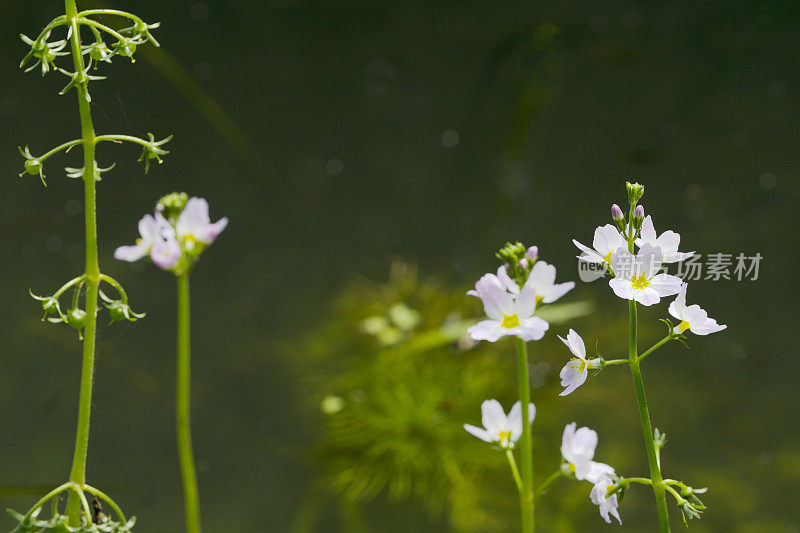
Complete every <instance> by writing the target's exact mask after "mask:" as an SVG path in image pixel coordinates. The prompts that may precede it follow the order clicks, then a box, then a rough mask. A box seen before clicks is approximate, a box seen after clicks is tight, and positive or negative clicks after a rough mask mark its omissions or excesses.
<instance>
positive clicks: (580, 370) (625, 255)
mask: <svg viewBox="0 0 800 533" xmlns="http://www.w3.org/2000/svg"><path fill="white" fill-rule="evenodd" d="M637 187H641V186H640V185H638V184H630V183H629V184H628V189H629V192H630V191H631V190H632V189H636V188H637ZM641 192H642V193H643V192H644V189H643V188H641ZM637 194H638V193H637ZM634 197H635V194H634ZM640 198H641V194H640V195H639V196H638V198H636V200H635V201H634V202H632V203H631V210H630V213H629V217H628V219H629V220H628V221H627V222H626V221H625V215H624V214H623V213H622V210H621V209H620V208H619V206H618V205H617V204H614V205H612V206H611V218H612V220H613V222H614V224H613V225H612V224H606V225H605V226H600V227H598V228H597V229H595V232H594V241H593V242H592V246H593V248H589V247H588V246H585V245H583V244H581V243H580V242H578V241H577V240H573V241H572V242H573V243H574V244H575V246H577V247H578V249H579V250H581V252H582V253H581V255H579V256H578V259H579V260H580V261H586V262H590V263H599V264H602V265H603V266H604V267H605V268H606V269H607V270H608V272H609V274H610V275H611V279H610V280H609V282H608V284H609V286H610V287H611V289H612V290H613V291H614V294H615V295H617V296H619V297H620V298H623V299H625V300H633V301H635V302H638V303H640V304H642V305H644V306H651V305H654V304H657V303H659V302H660V301H661V299H662V298H664V297H668V296H674V295H677V298H676V299H675V300H674V301H673V302H671V303H670V305H669V313H670V315H672V316H673V317H674V318H675V319H677V320H678V322H679V323H678V325H677V326H674V327H672V325H671V323H670V322H669V321H668V320H666V322H667V323H668V324H670V332H669V334H670V337H671V338H682V337H681V335H682V334H683V333H684V332H685V331H686V330H689V331H691V332H692V333H694V334H695V335H708V334H709V333H714V332H717V331H721V330H723V329H725V328H726V326H725V325H721V324H718V323H717V321H716V320H714V319H713V318H710V317H709V316H708V313H707V312H706V311H705V310H704V309H702V308H701V307H700V306H699V305H696V304H694V305H689V306H687V305H686V289H687V284H686V283H684V282H683V281H681V279H680V278H678V277H676V276H673V275H670V274H667V273H666V272H664V269H663V264H665V263H676V262H680V261H684V260H686V259H688V258H690V257H692V256H693V255H694V253H695V252H681V251H679V246H680V241H681V236H680V235H679V234H678V233H676V232H674V231H672V230H667V231H665V232H663V233H662V234H660V235H659V234H658V233H657V232H656V230H655V227H654V226H653V219H652V217H651V216H650V215H647V216H645V215H644V208H643V207H642V206H641V205H636V203H635V202H638V200H639V199H640ZM637 248H638V250H637ZM559 338H560V337H559ZM561 340H562V341H564V343H565V344H566V345H567V346H568V347H569V349H570V352H572V354H573V355H574V357H573V358H572V359H571V360H570V361H569V362H568V363H567V364H566V365H565V366H564V368H563V369H562V370H561V385H562V386H563V387H565V389H564V391H563V392H562V393H561V395H562V396H564V395H567V394H570V393H571V392H573V391H574V390H575V389H577V388H578V387H579V386H581V385H582V384H583V383H584V382H585V381H586V378H587V376H588V370H590V369H594V368H597V369H599V368H602V367H603V366H604V364H605V362H604V361H603V359H602V358H598V359H591V360H588V359H586V349H585V347H584V343H583V339H582V338H581V336H580V335H578V334H577V333H576V332H575V331H574V330H570V332H569V335H568V336H567V340H564V339H561Z"/></svg>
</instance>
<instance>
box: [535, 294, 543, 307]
mask: <svg viewBox="0 0 800 533" xmlns="http://www.w3.org/2000/svg"><path fill="white" fill-rule="evenodd" d="M543 300H544V296H539V295H537V296H536V307H539V305H540V304H541V303H542V301H543Z"/></svg>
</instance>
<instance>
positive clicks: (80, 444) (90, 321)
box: [64, 0, 100, 526]
mask: <svg viewBox="0 0 800 533" xmlns="http://www.w3.org/2000/svg"><path fill="white" fill-rule="evenodd" d="M64 4H65V8H66V14H67V18H68V19H69V21H70V22H69V24H70V28H71V35H70V46H71V51H72V61H73V64H74V66H75V72H83V70H84V69H85V65H84V62H83V55H82V54H81V35H80V31H79V28H78V22H77V17H78V9H77V6H76V5H75V0H65V2H64ZM87 83H88V81H83V82H82V83H78V84H76V91H75V92H76V93H77V96H78V110H79V112H80V119H81V132H82V135H81V139H82V144H83V168H84V173H83V182H84V201H85V205H84V214H85V226H86V278H85V279H86V326H85V328H84V332H83V364H82V368H81V388H80V398H79V401H78V428H77V431H76V435H75V455H74V456H73V459H72V471H71V473H70V477H69V479H70V481H72V482H74V483H77V484H78V485H79V486H81V487H82V486H83V485H84V484H85V483H86V453H87V450H88V448H89V421H90V419H91V410H92V379H93V373H94V354H95V333H96V329H97V287H98V284H99V282H100V266H99V264H98V260H97V206H96V199H95V172H94V169H95V166H94V148H95V134H94V125H93V123H92V113H91V109H90V108H89V102H88V100H87V98H86V94H87V91H88V88H87ZM67 515H68V516H69V523H70V525H71V526H77V525H80V522H81V503H80V500H79V499H78V498H77V497H75V495H74V494H72V493H71V494H70V496H69V501H68V503H67Z"/></svg>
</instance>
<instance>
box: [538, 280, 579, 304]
mask: <svg viewBox="0 0 800 533" xmlns="http://www.w3.org/2000/svg"><path fill="white" fill-rule="evenodd" d="M574 288H575V282H574V281H567V282H564V283H559V284H557V285H553V286H552V287H550V289H549V290H548V291H547V292H546V293H545V294H543V295H542V302H543V303H546V304H551V303H553V302H555V301H556V300H558V299H559V298H561V297H562V296H564V295H565V294H567V293H568V292H569V291H571V290H572V289H574Z"/></svg>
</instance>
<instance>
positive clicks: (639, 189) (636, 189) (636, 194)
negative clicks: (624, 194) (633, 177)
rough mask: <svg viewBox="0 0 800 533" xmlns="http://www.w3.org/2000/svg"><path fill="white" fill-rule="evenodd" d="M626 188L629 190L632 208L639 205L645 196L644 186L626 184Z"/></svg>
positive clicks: (629, 200)
mask: <svg viewBox="0 0 800 533" xmlns="http://www.w3.org/2000/svg"><path fill="white" fill-rule="evenodd" d="M625 187H626V188H627V189H628V202H629V203H630V204H631V207H632V206H634V205H636V204H637V203H639V200H641V199H642V196H644V185H640V184H638V183H631V182H629V181H628V182H625Z"/></svg>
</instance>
